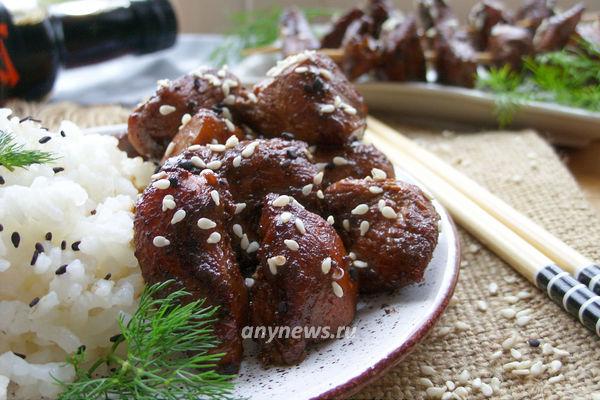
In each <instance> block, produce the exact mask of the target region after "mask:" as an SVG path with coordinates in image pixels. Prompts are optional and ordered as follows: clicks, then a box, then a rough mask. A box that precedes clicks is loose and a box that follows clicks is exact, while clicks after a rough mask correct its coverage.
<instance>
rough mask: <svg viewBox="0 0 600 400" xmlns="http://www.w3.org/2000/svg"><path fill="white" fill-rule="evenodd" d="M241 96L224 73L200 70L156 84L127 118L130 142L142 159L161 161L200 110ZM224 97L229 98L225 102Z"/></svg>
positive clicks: (236, 83) (232, 78) (232, 79)
mask: <svg viewBox="0 0 600 400" xmlns="http://www.w3.org/2000/svg"><path fill="white" fill-rule="evenodd" d="M241 92H242V87H241V84H240V82H239V80H238V79H237V78H236V77H235V76H233V75H232V74H231V73H229V72H228V71H226V70H225V69H221V70H215V69H201V70H198V71H195V72H194V73H191V74H188V75H184V76H182V77H180V78H177V79H175V80H173V81H164V82H159V87H158V89H157V91H156V93H155V94H154V96H152V97H151V98H150V99H149V100H148V101H146V102H144V103H142V104H140V105H139V106H138V107H137V108H136V109H135V110H134V111H133V112H132V113H131V115H130V116H129V120H128V136H129V141H130V142H131V144H132V145H133V147H135V149H136V150H137V151H138V153H140V154H141V155H143V156H145V157H149V158H155V159H160V158H162V157H163V154H164V152H165V149H166V148H167V146H168V144H169V143H170V142H171V139H173V137H174V136H175V135H176V134H177V132H178V130H179V127H180V126H181V125H185V124H184V122H186V120H187V119H188V118H189V117H184V116H185V115H186V114H188V115H189V116H190V117H191V116H192V115H194V114H196V112H198V111H199V110H200V109H201V108H209V109H210V108H212V107H214V106H216V105H218V104H220V103H222V102H224V101H225V102H229V101H227V100H230V101H233V98H235V96H237V95H239V94H240V93H241ZM227 96H232V97H230V98H229V99H227V100H225V99H226V97H227Z"/></svg>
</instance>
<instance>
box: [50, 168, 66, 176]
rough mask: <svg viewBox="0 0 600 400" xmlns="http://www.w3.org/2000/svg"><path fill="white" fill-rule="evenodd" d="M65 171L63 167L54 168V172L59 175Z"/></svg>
mask: <svg viewBox="0 0 600 400" xmlns="http://www.w3.org/2000/svg"><path fill="white" fill-rule="evenodd" d="M64 170H65V169H64V168H63V167H54V168H52V171H54V173H55V174H58V173H59V172H63V171H64Z"/></svg>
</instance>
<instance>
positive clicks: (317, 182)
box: [313, 171, 323, 185]
mask: <svg viewBox="0 0 600 400" xmlns="http://www.w3.org/2000/svg"><path fill="white" fill-rule="evenodd" d="M321 182H323V171H321V172H319V173H317V174H316V175H315V176H314V178H313V183H314V184H315V185H320V184H321Z"/></svg>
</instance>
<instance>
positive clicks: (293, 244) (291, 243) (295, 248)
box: [283, 239, 300, 251]
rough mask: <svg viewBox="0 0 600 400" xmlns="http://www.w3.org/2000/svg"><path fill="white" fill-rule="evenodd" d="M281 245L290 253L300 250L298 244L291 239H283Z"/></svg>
mask: <svg viewBox="0 0 600 400" xmlns="http://www.w3.org/2000/svg"><path fill="white" fill-rule="evenodd" d="M283 243H284V244H285V245H286V246H287V248H288V249H290V250H291V251H298V249H299V248H300V245H298V242H296V241H295V240H292V239H285V240H284V241H283Z"/></svg>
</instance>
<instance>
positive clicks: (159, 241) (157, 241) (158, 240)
mask: <svg viewBox="0 0 600 400" xmlns="http://www.w3.org/2000/svg"><path fill="white" fill-rule="evenodd" d="M152 244H153V245H154V246H156V247H165V246H168V245H170V244H171V242H170V241H169V239H167V238H166V237H164V236H155V237H154V239H152Z"/></svg>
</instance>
